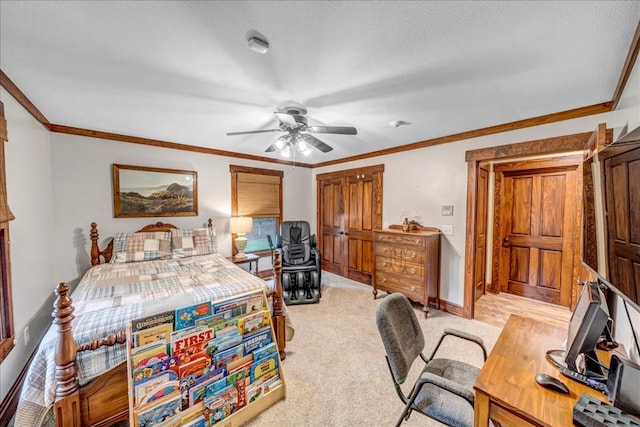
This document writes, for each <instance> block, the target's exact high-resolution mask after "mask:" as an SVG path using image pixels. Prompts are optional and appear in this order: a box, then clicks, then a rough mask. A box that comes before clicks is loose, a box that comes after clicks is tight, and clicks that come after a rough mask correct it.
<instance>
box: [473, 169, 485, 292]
mask: <svg viewBox="0 0 640 427" xmlns="http://www.w3.org/2000/svg"><path fill="white" fill-rule="evenodd" d="M488 193H489V171H488V170H486V169H484V168H482V167H481V168H480V170H479V171H478V199H477V210H476V260H475V272H474V284H475V300H476V301H477V300H478V298H480V297H481V296H482V295H484V294H485V292H486V280H485V277H486V265H487V201H488Z"/></svg>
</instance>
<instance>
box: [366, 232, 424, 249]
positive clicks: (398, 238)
mask: <svg viewBox="0 0 640 427" xmlns="http://www.w3.org/2000/svg"><path fill="white" fill-rule="evenodd" d="M376 242H388V243H391V244H394V245H412V246H419V247H422V246H423V245H424V243H423V242H424V238H422V237H420V236H412V235H410V234H384V233H376Z"/></svg>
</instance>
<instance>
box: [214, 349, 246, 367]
mask: <svg viewBox="0 0 640 427" xmlns="http://www.w3.org/2000/svg"><path fill="white" fill-rule="evenodd" d="M242 356H244V346H243V345H242V344H240V345H237V346H235V347H231V348H229V349H227V350H224V351H219V352H217V353H214V354H213V365H214V366H215V367H216V369H217V368H220V367H221V366H227V365H228V364H229V363H231V362H233V361H234V360H237V359H240V358H241V357H242Z"/></svg>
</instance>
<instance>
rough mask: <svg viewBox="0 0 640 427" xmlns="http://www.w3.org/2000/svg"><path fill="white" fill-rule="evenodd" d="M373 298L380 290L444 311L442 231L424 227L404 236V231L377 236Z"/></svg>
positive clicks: (386, 231)
mask: <svg viewBox="0 0 640 427" xmlns="http://www.w3.org/2000/svg"><path fill="white" fill-rule="evenodd" d="M373 233H374V237H373V241H374V257H375V262H374V273H373V297H374V298H376V297H377V295H378V290H383V291H386V292H388V293H392V292H400V293H402V294H404V295H405V296H406V297H407V298H409V299H410V300H412V301H415V302H419V303H422V304H423V305H424V308H423V310H424V315H425V317H426V316H427V314H428V312H429V306H431V307H433V308H436V309H439V308H440V231H439V230H438V229H437V228H430V227H420V229H419V230H416V231H410V232H403V231H402V230H401V229H400V230H398V229H391V228H390V229H384V230H375V231H374V232H373Z"/></svg>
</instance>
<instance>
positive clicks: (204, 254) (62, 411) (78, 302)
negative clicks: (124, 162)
mask: <svg viewBox="0 0 640 427" xmlns="http://www.w3.org/2000/svg"><path fill="white" fill-rule="evenodd" d="M167 234H168V235H169V236H170V242H171V246H170V249H169V252H168V253H169V255H168V256H167V243H166V241H165V237H166V235H167ZM158 236H159V237H158ZM151 237H153V238H151ZM156 237H158V238H156ZM90 239H91V264H92V267H91V268H90V269H89V270H88V271H87V272H86V273H85V275H84V276H83V278H82V280H81V281H80V283H79V284H78V286H77V287H76V289H75V290H74V291H73V293H71V292H70V288H69V286H68V285H67V284H66V283H60V284H59V285H58V286H57V287H56V291H55V292H56V296H57V298H56V301H55V303H54V311H53V313H52V316H53V318H54V320H53V325H52V326H51V327H50V328H49V330H48V331H47V333H46V334H45V336H44V338H43V339H42V341H41V342H40V345H39V347H38V349H37V351H36V354H35V356H34V360H33V361H32V363H31V365H30V366H29V369H28V372H27V376H26V379H25V382H24V384H23V387H22V391H21V395H20V401H19V404H18V410H17V412H16V420H15V426H16V427H33V426H39V425H43V424H53V423H52V421H53V422H54V423H55V425H57V426H64V427H66V426H74V427H76V426H78V427H79V426H89V425H98V426H109V425H112V424H114V423H116V422H118V421H122V420H127V419H128V398H127V395H128V390H127V377H126V363H125V362H126V348H125V347H126V346H125V345H124V343H125V341H126V334H125V328H126V324H127V322H128V321H130V320H131V319H134V318H138V317H141V316H145V315H148V314H154V313H158V312H162V311H166V310H170V309H175V308H178V307H182V306H185V305H188V304H193V303H197V302H202V301H206V300H211V301H214V300H216V299H220V298H226V297H229V296H233V295H238V294H242V293H246V292H250V291H255V290H264V291H266V293H267V296H268V297H269V298H270V305H271V307H272V311H271V313H272V323H273V328H274V331H275V334H276V341H277V345H278V350H279V352H280V356H281V358H282V359H284V357H285V345H286V340H287V337H289V338H290V337H292V336H293V332H292V331H293V330H292V328H291V325H290V323H289V322H288V321H287V319H286V312H285V306H284V303H283V300H282V284H281V281H280V259H279V254H278V253H277V252H276V253H275V254H274V255H275V257H274V280H273V284H271V285H270V284H269V283H268V282H266V281H264V280H262V279H260V278H258V277H257V276H254V275H253V274H251V273H249V272H247V271H245V270H243V269H242V268H240V267H238V266H237V265H235V264H233V263H232V262H231V261H229V260H227V259H226V258H224V257H223V256H221V255H220V254H218V253H217V248H216V247H215V230H214V229H213V227H212V223H211V220H209V224H208V227H207V228H199V229H192V230H189V229H187V230H180V229H178V228H177V227H175V226H173V225H171V224H167V223H162V222H157V223H155V224H150V225H148V226H146V227H143V228H142V229H140V230H138V231H137V232H134V233H119V234H118V235H116V236H115V237H114V239H112V240H111V241H110V242H109V244H108V246H107V247H106V248H105V249H103V250H101V249H100V248H99V245H98V239H99V233H98V229H97V225H96V224H95V223H92V224H91V232H90ZM129 239H130V240H129ZM207 239H208V240H207ZM138 240H144V243H141V242H139V241H138ZM156 240H157V242H156ZM149 242H152V243H155V244H156V245H155V246H153V245H149ZM176 242H177V243H176ZM184 242H190V243H189V244H186V243H184ZM123 247H124V248H125V250H124V251H123V250H122V248H123ZM136 247H137V249H135V248H136ZM127 248H128V249H127ZM51 408H53V411H52V410H51Z"/></svg>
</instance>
